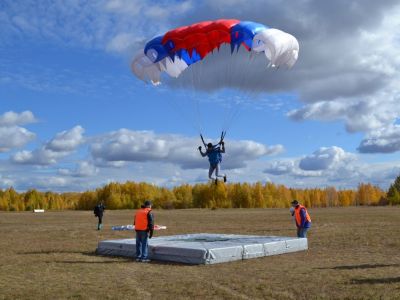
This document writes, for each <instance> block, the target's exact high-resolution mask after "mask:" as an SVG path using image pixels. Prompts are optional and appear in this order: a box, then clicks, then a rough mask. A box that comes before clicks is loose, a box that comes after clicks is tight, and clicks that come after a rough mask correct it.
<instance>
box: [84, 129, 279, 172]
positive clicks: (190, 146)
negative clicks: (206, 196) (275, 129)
mask: <svg viewBox="0 0 400 300" xmlns="http://www.w3.org/2000/svg"><path fill="white" fill-rule="evenodd" d="M199 142H200V141H199V140H198V139H194V138H187V137H183V136H179V135H157V134H155V133H154V132H152V131H131V130H128V129H120V130H118V131H114V132H111V133H109V134H105V135H104V136H101V137H98V138H97V140H96V141H94V142H92V143H91V146H90V149H91V150H90V151H91V154H92V156H93V159H94V160H95V161H100V162H121V161H125V162H151V161H153V162H155V161H160V162H165V163H172V164H177V165H179V166H181V168H183V169H196V168H204V167H205V165H206V164H205V162H204V160H205V159H202V157H201V156H200V154H199V153H198V151H197V150H196V149H197V146H198V144H199ZM226 147H227V148H228V147H229V151H228V150H227V152H229V154H227V155H226V158H225V159H224V168H226V169H233V168H240V167H243V166H245V164H246V162H248V161H251V160H256V159H258V158H260V157H263V156H266V155H274V154H278V153H281V152H282V151H283V146H281V145H275V146H270V147H269V146H266V145H262V144H259V143H256V142H253V141H230V143H229V144H228V145H226ZM230 157H232V159H230Z"/></svg>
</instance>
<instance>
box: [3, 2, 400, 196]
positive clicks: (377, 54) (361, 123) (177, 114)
mask: <svg viewBox="0 0 400 300" xmlns="http://www.w3.org/2000/svg"><path fill="white" fill-rule="evenodd" d="M238 8H240V9H238ZM371 11H374V14H372V15H371ZM218 18H237V19H241V20H251V21H255V22H259V23H262V24H266V25H268V26H270V27H274V28H278V29H281V30H284V31H287V32H289V33H291V34H292V35H293V36H295V37H296V38H297V39H298V41H299V44H300V54H299V58H298V61H297V63H296V65H295V66H294V67H293V68H292V69H290V70H286V69H279V70H270V69H267V68H265V70H264V69H263V68H258V70H261V71H258V72H251V70H250V71H249V70H246V72H245V73H244V74H246V76H243V78H242V81H241V82H239V81H237V82H233V83H232V82H231V83H230V84H227V83H226V82H225V84H224V83H223V82H222V83H218V84H220V85H221V87H222V88H221V89H220V90H215V85H213V84H212V80H213V78H214V79H215V78H217V77H213V76H217V75H216V71H218V70H215V67H214V66H213V64H212V63H208V64H207V61H205V62H204V67H201V68H203V69H201V71H202V72H203V73H207V72H208V73H207V77H208V79H209V81H210V82H207V81H204V82H199V84H198V85H196V86H197V87H198V89H195V90H193V89H190V90H182V88H181V87H182V86H187V85H188V86H189V87H190V88H193V85H192V86H190V84H187V82H185V81H184V78H183V79H182V80H181V82H179V81H177V82H178V84H177V83H176V82H171V81H170V80H166V82H165V83H163V84H162V85H160V86H157V87H154V86H152V85H151V84H146V83H144V82H142V81H140V80H139V79H138V78H136V77H135V76H134V75H133V74H132V72H131V70H130V63H131V60H132V58H133V57H134V55H135V54H136V53H137V52H138V51H140V49H143V46H144V44H145V42H146V41H148V40H149V39H151V38H152V37H154V36H155V35H158V34H163V33H165V31H167V30H169V29H171V28H175V27H178V26H184V25H188V24H192V23H194V22H198V21H202V20H214V19H218ZM399 20H400V6H399V5H398V4H397V1H385V3H376V2H375V1H336V2H334V3H324V2H321V1H307V2H298V3H296V4H294V3H292V1H279V3H277V2H276V1H258V0H255V1H252V2H251V4H250V3H249V2H248V1H241V0H235V1H217V0H214V1H203V2H201V3H200V2H197V1H127V0H112V1H93V2H92V1H69V2H67V3H64V2H62V1H8V0H6V1H2V2H1V4H0V188H7V187H9V186H14V187H15V188H16V189H18V190H21V191H22V190H26V189H29V188H37V189H40V190H55V191H82V190H86V189H89V188H96V187H98V186H101V185H103V184H106V183H108V182H110V181H120V182H124V181H126V180H135V181H147V182H152V183H155V184H158V185H163V186H173V185H177V184H182V183H197V182H206V181H207V171H208V170H207V169H208V162H207V160H205V159H202V158H201V157H200V155H199V154H198V152H197V150H196V149H197V146H198V145H199V144H200V140H199V138H198V132H199V129H201V131H202V132H203V133H204V134H205V136H206V137H207V138H209V139H214V140H216V139H217V138H218V136H219V134H220V131H221V126H222V125H223V123H224V122H223V119H224V117H226V116H229V114H232V113H233V112H238V114H237V116H236V117H235V118H234V119H233V121H232V122H231V123H230V124H229V130H228V134H227V137H226V148H227V154H226V155H225V158H224V161H223V164H222V168H223V169H224V170H225V172H226V173H227V175H228V180H229V181H232V182H243V181H248V182H256V181H261V182H268V181H272V182H274V183H281V184H285V185H287V186H293V187H325V186H336V187H337V188H349V187H350V188H354V187H356V186H357V185H358V183H360V182H371V183H373V184H377V185H379V186H381V187H382V188H387V186H388V184H390V182H391V181H393V180H394V178H395V177H396V176H397V175H398V174H399V171H400V168H399V162H400V160H399V158H398V151H399V150H400V126H399V125H398V118H399V115H400V108H399V106H398V100H399V95H400V93H399V88H398V82H399V79H400V78H399V74H398V70H399V66H400V59H399V57H400V55H399V51H398V48H399V47H398V46H399V43H400V38H399V35H398V32H400V30H399V29H400V21H399ZM219 55H220V56H221V59H224V55H225V54H224V53H223V52H221V53H220V54H219ZM237 56H238V57H237V59H238V60H239V59H241V56H240V55H237ZM206 59H207V58H206ZM217 59H220V58H219V57H217ZM257 59H258V60H256V61H255V62H254V63H255V64H263V63H265V66H266V65H267V62H266V61H265V57H264V58H257ZM210 61H211V60H210ZM264 61H265V62H264ZM213 68H214V69H213ZM208 74H210V75H208ZM219 76H220V75H219ZM198 80H202V77H199V79H198ZM214 82H219V81H216V79H215V80H214ZM197 107H198V108H199V110H200V113H199V112H198V109H197ZM197 117H200V120H201V122H197V121H196V118H197ZM199 124H201V126H199Z"/></svg>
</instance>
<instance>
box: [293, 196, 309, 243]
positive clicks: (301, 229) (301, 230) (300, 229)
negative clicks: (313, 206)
mask: <svg viewBox="0 0 400 300" xmlns="http://www.w3.org/2000/svg"><path fill="white" fill-rule="evenodd" d="M291 204H292V207H293V208H294V217H295V220H296V227H297V237H299V238H306V237H307V231H308V230H309V229H310V227H311V218H310V215H309V214H308V212H307V209H306V208H305V207H304V206H303V205H301V204H300V203H299V202H298V201H297V200H293V201H292V203H291Z"/></svg>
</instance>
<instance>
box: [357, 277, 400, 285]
mask: <svg viewBox="0 0 400 300" xmlns="http://www.w3.org/2000/svg"><path fill="white" fill-rule="evenodd" d="M398 282H400V277H388V278H365V279H352V280H351V281H350V283H351V284H378V283H398Z"/></svg>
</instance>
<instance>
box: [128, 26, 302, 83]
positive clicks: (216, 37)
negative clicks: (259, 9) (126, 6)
mask: <svg viewBox="0 0 400 300" xmlns="http://www.w3.org/2000/svg"><path fill="white" fill-rule="evenodd" d="M223 44H230V47H231V54H232V53H234V51H235V50H238V49H239V47H240V46H243V47H245V48H246V49H247V50H248V51H253V52H256V53H261V52H264V54H265V56H266V57H267V58H268V61H269V64H268V66H271V67H280V66H286V67H288V68H291V67H292V66H293V65H294V64H295V62H296V60H297V57H298V53H299V43H298V42H297V40H296V38H295V37H294V36H292V35H290V34H288V33H286V32H283V31H281V30H279V29H274V28H269V27H267V26H265V25H263V24H259V23H254V22H248V21H239V20H234V19H230V20H216V21H206V22H200V23H195V24H193V25H190V26H184V27H179V28H176V29H173V30H170V31H168V32H167V33H166V34H164V35H161V36H157V37H155V38H153V39H152V40H150V41H149V42H148V43H147V44H146V45H145V47H144V49H143V51H140V52H139V53H138V54H137V55H136V56H135V57H134V59H133V61H132V64H131V68H132V71H133V73H134V74H135V75H136V76H137V77H138V78H140V79H142V80H144V81H151V82H152V83H153V84H155V85H157V84H159V83H160V81H161V74H162V73H163V72H165V73H166V74H168V75H169V76H171V77H178V76H179V75H180V74H181V73H182V72H183V71H184V70H185V69H186V68H188V67H189V66H190V65H192V64H194V63H196V62H198V61H200V60H203V59H204V58H205V57H206V56H207V55H208V54H210V53H212V52H213V51H214V50H216V49H217V50H219V49H220V47H221V45H223Z"/></svg>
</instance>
